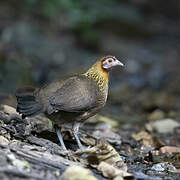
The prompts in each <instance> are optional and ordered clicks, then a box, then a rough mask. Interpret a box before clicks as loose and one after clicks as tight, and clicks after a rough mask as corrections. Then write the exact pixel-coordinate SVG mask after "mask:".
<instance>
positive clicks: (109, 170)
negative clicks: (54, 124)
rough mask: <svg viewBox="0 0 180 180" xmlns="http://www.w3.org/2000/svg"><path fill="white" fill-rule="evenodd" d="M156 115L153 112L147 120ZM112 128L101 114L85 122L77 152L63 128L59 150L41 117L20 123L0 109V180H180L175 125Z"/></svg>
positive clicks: (170, 122) (161, 122)
mask: <svg viewBox="0 0 180 180" xmlns="http://www.w3.org/2000/svg"><path fill="white" fill-rule="evenodd" d="M161 115H162V113H161V112H158V111H156V112H154V114H152V116H151V118H152V119H153V117H157V116H159V117H160V116H161ZM116 126H117V122H116V121H115V120H113V119H110V118H108V117H105V116H101V115H97V116H95V117H94V118H91V119H90V120H89V121H88V122H87V123H86V124H85V125H84V126H82V128H81V129H80V132H79V136H80V139H81V141H82V143H83V145H84V146H85V147H86V148H84V149H83V150H78V148H77V145H76V142H75V140H74V139H73V138H72V136H71V133H70V131H69V129H68V127H67V128H66V129H65V128H64V130H63V135H64V139H65V144H66V146H67V148H68V151H67V152H65V151H63V150H62V149H61V146H60V144H59V142H58V139H57V137H56V134H55V132H53V131H52V128H51V126H50V123H49V121H48V119H47V118H45V117H43V115H41V116H36V117H33V118H26V119H25V120H22V119H21V118H20V116H19V115H18V114H17V113H16V110H15V109H14V108H13V107H10V106H7V105H1V108H0V159H1V161H0V167H1V168H0V179H2V180H3V179H13V180H16V179H17V180H19V179H43V180H57V179H64V180H78V179H79V180H86V179H88V180H106V179H113V180H122V179H147V180H161V179H166V180H179V179H180V147H178V146H175V145H176V144H178V142H179V138H180V124H179V123H178V122H177V121H175V120H173V119H162V120H159V121H151V122H148V123H147V124H146V125H145V126H144V128H143V127H140V126H139V127H135V128H134V127H133V126H131V125H130V126H124V128H122V129H121V130H118V128H117V127H116ZM168 142H169V143H168ZM173 144H174V145H173Z"/></svg>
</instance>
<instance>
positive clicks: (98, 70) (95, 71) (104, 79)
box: [83, 61, 109, 91]
mask: <svg viewBox="0 0 180 180" xmlns="http://www.w3.org/2000/svg"><path fill="white" fill-rule="evenodd" d="M83 75H84V76H86V77H88V78H90V79H92V80H94V81H96V83H97V85H98V86H99V89H100V90H102V91H104V90H106V89H107V88H108V82H109V74H108V72H107V71H106V70H104V69H103V68H102V64H101V61H98V62H96V63H95V64H94V65H93V66H92V67H91V68H90V69H89V70H88V71H87V72H86V73H84V74H83Z"/></svg>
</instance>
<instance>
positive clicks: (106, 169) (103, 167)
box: [97, 162, 132, 178]
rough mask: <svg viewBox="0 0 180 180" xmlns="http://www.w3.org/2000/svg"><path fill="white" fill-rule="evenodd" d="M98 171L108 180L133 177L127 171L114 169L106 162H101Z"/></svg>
mask: <svg viewBox="0 0 180 180" xmlns="http://www.w3.org/2000/svg"><path fill="white" fill-rule="evenodd" d="M97 169H98V170H99V171H100V172H102V174H103V176H104V177H108V178H114V177H116V176H121V177H128V176H132V174H130V173H128V172H127V171H123V170H121V169H119V168H117V167H114V166H112V165H110V164H108V163H106V162H101V163H100V164H99V165H98V167H97Z"/></svg>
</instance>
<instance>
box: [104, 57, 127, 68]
mask: <svg viewBox="0 0 180 180" xmlns="http://www.w3.org/2000/svg"><path fill="white" fill-rule="evenodd" d="M101 65H102V68H103V69H104V70H107V71H109V70H110V69H111V68H112V67H114V66H124V64H123V63H122V62H120V61H119V60H118V59H116V58H115V57H114V56H105V57H103V58H102V59H101Z"/></svg>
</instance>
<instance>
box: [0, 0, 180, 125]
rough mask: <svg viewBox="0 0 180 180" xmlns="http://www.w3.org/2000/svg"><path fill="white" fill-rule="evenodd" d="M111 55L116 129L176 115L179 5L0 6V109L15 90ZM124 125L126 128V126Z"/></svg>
mask: <svg viewBox="0 0 180 180" xmlns="http://www.w3.org/2000/svg"><path fill="white" fill-rule="evenodd" d="M104 55H114V56H116V57H117V58H118V59H119V60H121V61H122V62H123V63H124V64H125V66H124V68H115V69H114V70H113V71H112V72H111V82H110V93H109V97H108V103H107V106H106V107H105V108H104V109H103V110H102V111H101V113H102V114H104V115H105V116H107V117H110V118H114V119H116V120H117V121H118V122H119V123H120V124H123V123H127V122H129V123H130V124H133V125H134V126H137V125H138V124H140V123H144V121H146V122H147V121H148V120H152V119H153V118H154V119H156V118H157V116H158V118H159V117H161V118H165V117H166V118H167V117H172V118H174V119H177V120H178V118H179V117H180V113H179V109H180V1H179V0H169V1H168V0H167V1H164V0H151V1H149V0H111V1H109V0H96V1H93V0H92V1H85V0H78V1H76V0H43V1H40V0H21V1H17V0H1V1H0V103H5V104H9V105H13V106H16V101H15V98H14V96H13V94H14V92H15V90H16V89H17V88H18V87H22V86H26V85H28V86H37V87H40V86H42V85H43V84H45V83H47V82H50V81H52V80H53V79H55V78H57V77H60V76H64V75H72V74H77V73H80V72H84V71H86V70H87V69H88V68H89V67H90V66H91V65H92V64H93V63H94V62H95V61H96V60H97V59H98V58H100V57H101V56H104ZM129 123H128V124H129Z"/></svg>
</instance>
